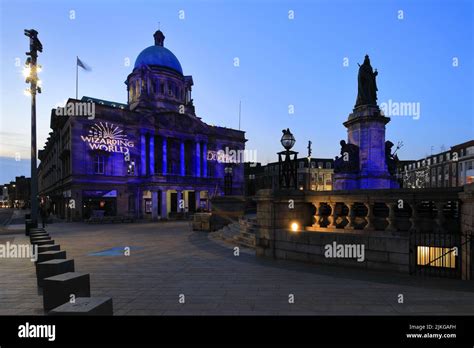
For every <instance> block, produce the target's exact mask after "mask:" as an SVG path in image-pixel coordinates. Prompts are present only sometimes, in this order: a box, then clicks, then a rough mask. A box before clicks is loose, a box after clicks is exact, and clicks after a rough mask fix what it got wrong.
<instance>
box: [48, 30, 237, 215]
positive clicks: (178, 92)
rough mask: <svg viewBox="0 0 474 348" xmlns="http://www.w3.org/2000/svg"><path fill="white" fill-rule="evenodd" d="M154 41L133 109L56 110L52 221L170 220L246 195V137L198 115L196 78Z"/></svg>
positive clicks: (131, 94)
mask: <svg viewBox="0 0 474 348" xmlns="http://www.w3.org/2000/svg"><path fill="white" fill-rule="evenodd" d="M154 39H155V44H154V45H152V46H150V47H148V48H146V49H144V50H143V51H142V52H141V53H140V54H139V55H138V57H137V59H136V61H135V65H134V68H133V71H132V72H131V74H130V75H129V76H128V77H127V80H126V82H125V84H126V86H127V92H128V102H127V104H121V103H117V102H110V101H105V100H101V99H97V98H92V97H83V98H82V99H81V100H76V99H69V100H68V102H67V104H66V108H56V109H53V110H52V112H51V121H50V124H51V129H52V132H51V133H50V136H49V137H48V139H47V142H46V144H45V147H44V149H43V150H41V151H39V159H40V160H41V164H40V166H39V187H40V195H42V196H47V197H49V199H50V201H51V205H52V210H53V213H54V214H57V215H59V216H60V217H62V218H67V219H72V220H81V219H87V218H89V217H92V216H93V217H95V216H102V215H105V216H107V215H108V216H116V215H132V216H135V217H138V218H148V219H158V218H168V217H170V216H172V215H174V216H179V215H180V214H182V213H186V212H193V211H196V210H198V209H206V208H209V199H210V198H211V197H213V196H218V195H223V194H224V192H225V193H226V194H230V195H242V194H243V193H244V168H243V167H244V166H243V162H244V161H243V160H242V158H236V156H233V153H232V151H236V152H240V151H243V150H244V147H245V141H246V139H245V132H244V131H240V130H235V129H230V128H225V127H217V126H212V125H209V124H206V123H205V122H203V121H202V120H201V118H200V117H198V116H197V115H196V113H195V109H194V102H193V99H192V97H191V89H192V86H193V78H192V76H187V75H184V74H183V69H182V67H181V64H180V62H179V61H178V59H177V58H176V56H175V55H174V54H173V53H172V52H171V51H170V50H168V49H167V48H165V47H164V39H165V37H164V35H163V33H162V32H161V31H159V30H158V31H157V32H155V34H154ZM237 157H238V156H237Z"/></svg>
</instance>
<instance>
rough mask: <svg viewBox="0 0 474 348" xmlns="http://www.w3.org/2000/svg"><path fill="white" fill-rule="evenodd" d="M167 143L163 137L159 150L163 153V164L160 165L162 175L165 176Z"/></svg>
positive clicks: (166, 169)
mask: <svg viewBox="0 0 474 348" xmlns="http://www.w3.org/2000/svg"><path fill="white" fill-rule="evenodd" d="M167 143H168V141H167V139H166V137H165V136H164V137H163V147H162V149H161V151H162V153H163V164H162V166H163V168H162V170H161V172H162V174H163V175H166V173H167V171H168V158H167V148H168V146H167Z"/></svg>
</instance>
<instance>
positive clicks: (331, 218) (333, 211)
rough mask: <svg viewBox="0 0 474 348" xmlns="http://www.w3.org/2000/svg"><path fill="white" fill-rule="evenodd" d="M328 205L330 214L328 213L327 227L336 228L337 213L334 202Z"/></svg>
mask: <svg viewBox="0 0 474 348" xmlns="http://www.w3.org/2000/svg"><path fill="white" fill-rule="evenodd" d="M328 205H329V207H330V208H331V215H329V217H328V219H329V225H328V227H330V228H336V220H337V214H336V203H328Z"/></svg>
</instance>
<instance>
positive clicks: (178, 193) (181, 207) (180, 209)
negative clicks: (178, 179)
mask: <svg viewBox="0 0 474 348" xmlns="http://www.w3.org/2000/svg"><path fill="white" fill-rule="evenodd" d="M176 199H177V200H178V205H177V207H178V213H181V212H183V211H184V204H183V205H181V200H182V199H183V191H181V190H176ZM183 203H184V202H183Z"/></svg>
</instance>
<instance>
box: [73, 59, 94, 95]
mask: <svg viewBox="0 0 474 348" xmlns="http://www.w3.org/2000/svg"><path fill="white" fill-rule="evenodd" d="M79 67H81V68H82V69H84V70H85V71H90V70H91V68H90V67H89V66H88V65H87V64H85V63H84V62H83V61H81V60H80V59H79V57H78V56H76V99H77V98H78V90H79Z"/></svg>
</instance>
